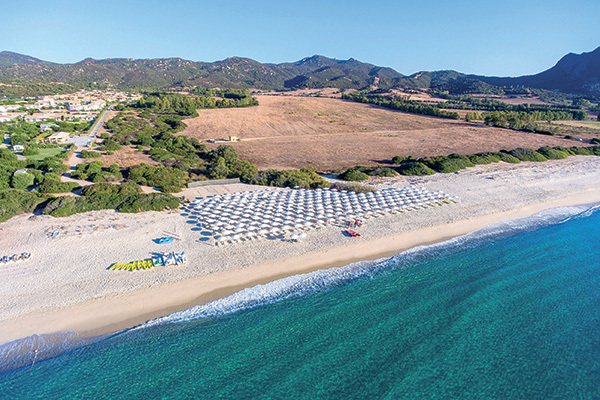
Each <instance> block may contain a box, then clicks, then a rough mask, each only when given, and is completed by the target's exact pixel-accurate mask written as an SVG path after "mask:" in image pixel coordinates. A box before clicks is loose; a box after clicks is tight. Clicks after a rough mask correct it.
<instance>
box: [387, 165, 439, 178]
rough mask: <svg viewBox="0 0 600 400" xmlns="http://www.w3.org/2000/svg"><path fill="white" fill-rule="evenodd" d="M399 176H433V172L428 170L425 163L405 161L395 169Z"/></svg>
mask: <svg viewBox="0 0 600 400" xmlns="http://www.w3.org/2000/svg"><path fill="white" fill-rule="evenodd" d="M396 171H398V173H399V174H401V175H408V176H420V175H433V174H435V171H434V170H432V169H431V168H429V167H428V166H427V165H426V164H425V163H422V162H419V161H406V162H403V163H402V164H400V166H399V167H398V168H396Z"/></svg>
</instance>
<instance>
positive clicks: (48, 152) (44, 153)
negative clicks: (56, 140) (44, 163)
mask: <svg viewBox="0 0 600 400" xmlns="http://www.w3.org/2000/svg"><path fill="white" fill-rule="evenodd" d="M39 150H40V152H39V154H32V155H30V156H25V158H26V159H27V160H30V161H41V160H43V159H44V158H46V157H53V156H57V155H59V154H63V153H65V152H66V151H67V150H66V149H63V148H58V149H39Z"/></svg>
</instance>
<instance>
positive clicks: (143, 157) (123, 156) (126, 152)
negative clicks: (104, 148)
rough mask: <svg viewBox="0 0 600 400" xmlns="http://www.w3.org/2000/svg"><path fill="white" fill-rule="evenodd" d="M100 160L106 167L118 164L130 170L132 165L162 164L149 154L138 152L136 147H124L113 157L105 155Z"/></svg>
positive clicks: (112, 155)
mask: <svg viewBox="0 0 600 400" xmlns="http://www.w3.org/2000/svg"><path fill="white" fill-rule="evenodd" d="M96 150H97V151H99V150H100V148H99V147H98V148H97V149H96ZM98 160H100V161H102V162H103V163H104V166H105V167H108V166H109V165H111V164H117V165H118V166H119V167H121V168H128V167H131V166H132V165H139V164H141V163H146V164H148V165H158V164H160V163H159V162H156V161H154V160H152V159H151V158H150V156H148V155H147V154H145V153H142V152H141V151H138V150H136V148H135V146H123V148H122V149H121V150H116V151H114V152H113V154H111V155H107V154H104V155H103V156H102V158H99V159H98ZM92 161H93V160H92Z"/></svg>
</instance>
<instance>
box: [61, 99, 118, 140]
mask: <svg viewBox="0 0 600 400" xmlns="http://www.w3.org/2000/svg"><path fill="white" fill-rule="evenodd" d="M112 106H113V105H112V104H111V105H109V106H108V108H107V109H106V110H104V113H102V115H101V116H100V117H99V118H98V119H97V120H96V121H97V122H96V123H95V125H94V129H92V131H91V132H90V134H89V135H88V136H75V137H72V138H71V139H69V141H68V143H73V144H74V145H75V146H76V147H77V148H78V149H82V148H84V147H88V146H89V145H90V144H91V143H94V140H96V136H97V135H98V131H99V130H100V128H101V127H102V125H104V120H105V119H106V116H107V115H108V112H109V111H110V110H111V109H112Z"/></svg>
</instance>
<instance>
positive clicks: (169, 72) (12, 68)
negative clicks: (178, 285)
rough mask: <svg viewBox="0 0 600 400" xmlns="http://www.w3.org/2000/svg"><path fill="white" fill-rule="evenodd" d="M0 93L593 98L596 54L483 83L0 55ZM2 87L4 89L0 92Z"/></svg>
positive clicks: (363, 68) (378, 71) (361, 67)
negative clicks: (321, 91)
mask: <svg viewBox="0 0 600 400" xmlns="http://www.w3.org/2000/svg"><path fill="white" fill-rule="evenodd" d="M0 83H3V84H4V85H0V94H3V92H7V91H8V88H11V87H12V88H14V87H19V86H20V85H22V86H24V87H37V86H35V85H41V87H42V88H43V89H44V90H54V89H55V88H56V90H59V89H58V87H60V90H67V89H68V88H107V87H113V88H118V89H145V90H160V89H167V88H184V87H191V86H203V87H221V88H225V87H228V88H255V89H259V90H290V89H300V88H323V87H336V88H340V89H349V88H354V89H363V88H380V89H390V88H405V89H410V88H413V89H424V88H432V89H439V90H448V91H449V92H450V93H454V94H464V93H494V92H496V91H499V90H501V88H503V87H504V88H505V87H527V88H539V89H546V90H555V91H560V92H563V93H571V94H576V95H582V96H588V97H592V98H600V47H599V48H597V49H595V50H594V51H592V52H589V53H582V54H573V53H570V54H567V55H566V56H564V57H563V58H561V59H560V60H559V61H558V63H557V64H556V65H555V66H553V67H552V68H550V69H548V70H546V71H543V72H541V73H539V74H536V75H528V76H520V77H488V76H481V75H466V74H462V73H460V72H457V71H423V72H418V73H416V74H413V75H410V76H405V75H403V74H401V73H399V72H397V71H395V70H394V69H392V68H387V67H380V66H376V65H373V64H369V63H364V62H361V61H358V60H355V59H353V58H350V59H348V60H337V59H332V58H328V57H324V56H320V55H315V56H312V57H306V58H303V59H301V60H299V61H296V62H288V63H281V64H270V63H260V62H258V61H254V60H251V59H248V58H241V57H230V58H227V59H225V60H222V61H216V62H196V61H189V60H184V59H181V58H160V59H125V58H113V59H104V60H94V59H92V58H87V59H85V60H83V61H80V62H78V63H73V64H58V63H52V62H48V61H43V60H40V59H37V58H34V57H30V56H26V55H22V54H18V53H13V52H9V51H3V52H0ZM7 85H8V86H7Z"/></svg>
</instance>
